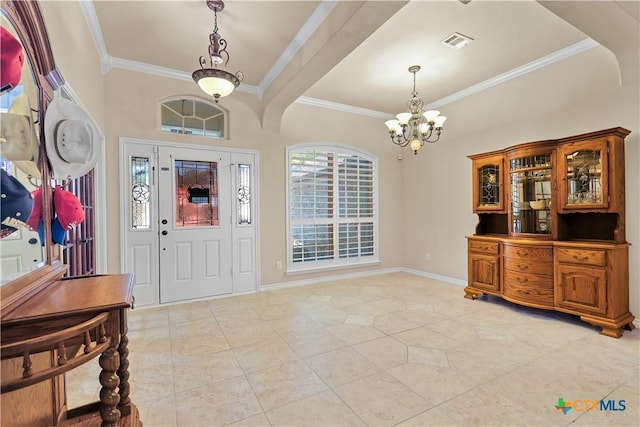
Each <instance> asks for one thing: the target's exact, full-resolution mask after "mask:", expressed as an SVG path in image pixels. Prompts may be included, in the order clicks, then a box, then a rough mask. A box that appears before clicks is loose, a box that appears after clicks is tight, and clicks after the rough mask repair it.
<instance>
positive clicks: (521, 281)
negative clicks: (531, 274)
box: [518, 277, 529, 283]
mask: <svg viewBox="0 0 640 427" xmlns="http://www.w3.org/2000/svg"><path fill="white" fill-rule="evenodd" d="M528 281H529V278H528V277H518V282H520V283H527V282H528Z"/></svg>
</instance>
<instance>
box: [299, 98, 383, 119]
mask: <svg viewBox="0 0 640 427" xmlns="http://www.w3.org/2000/svg"><path fill="white" fill-rule="evenodd" d="M294 102H296V103H298V104H304V105H311V106H313V107H319V108H326V109H329V110H335V111H343V112H345V113H353V114H359V115H361V116H368V117H373V118H376V119H383V120H389V119H393V118H394V117H395V116H394V115H393V114H389V113H383V112H382V111H376V110H369V109H367V108H360V107H354V106H352V105H346V104H340V103H338V102H331V101H325V100H324V99H318V98H310V97H308V96H301V97H299V98H298V99H296V100H295V101H294Z"/></svg>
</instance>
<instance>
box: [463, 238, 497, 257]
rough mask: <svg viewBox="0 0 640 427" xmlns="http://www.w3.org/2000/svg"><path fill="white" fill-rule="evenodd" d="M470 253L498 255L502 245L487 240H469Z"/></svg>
mask: <svg viewBox="0 0 640 427" xmlns="http://www.w3.org/2000/svg"><path fill="white" fill-rule="evenodd" d="M469 252H479V253H482V254H486V255H498V254H499V253H500V243H498V242H487V241H486V240H469Z"/></svg>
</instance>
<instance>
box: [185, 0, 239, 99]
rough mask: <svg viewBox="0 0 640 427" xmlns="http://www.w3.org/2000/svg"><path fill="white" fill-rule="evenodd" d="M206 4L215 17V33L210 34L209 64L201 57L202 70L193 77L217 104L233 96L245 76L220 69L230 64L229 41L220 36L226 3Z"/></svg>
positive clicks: (210, 1) (211, 0) (216, 0)
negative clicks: (220, 25)
mask: <svg viewBox="0 0 640 427" xmlns="http://www.w3.org/2000/svg"><path fill="white" fill-rule="evenodd" d="M206 3H207V6H208V7H209V9H211V10H213V14H214V16H215V18H214V19H215V21H214V23H215V25H214V27H213V33H211V34H209V63H208V64H207V60H206V59H205V57H204V56H201V57H200V67H201V68H200V69H199V70H196V71H194V72H193V74H192V77H193V80H194V81H195V82H196V83H198V85H199V86H200V88H201V89H202V90H203V91H205V92H206V93H207V95H210V96H213V98H214V99H215V101H216V103H217V102H218V101H219V100H220V98H222V97H223V96H227V95H229V94H231V92H233V90H234V89H235V88H237V87H238V85H239V84H240V82H241V81H242V79H243V78H244V74H242V71H238V72H237V73H235V74H231V73H230V72H228V71H226V70H224V69H223V68H218V66H220V65H223V66H226V65H227V63H228V62H229V53H228V52H227V41H226V40H225V39H223V38H222V37H221V36H220V34H218V12H220V11H222V9H224V1H222V0H207V2H206ZM207 65H208V67H207Z"/></svg>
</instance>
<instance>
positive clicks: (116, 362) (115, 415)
mask: <svg viewBox="0 0 640 427" xmlns="http://www.w3.org/2000/svg"><path fill="white" fill-rule="evenodd" d="M99 363H100V367H101V368H102V372H100V384H101V385H102V388H101V389H100V402H101V404H100V418H101V419H102V424H101V427H116V424H117V422H118V420H120V410H118V408H117V406H118V403H119V402H120V395H119V394H118V391H117V390H116V389H117V388H118V384H120V379H119V378H118V375H116V370H118V368H119V366H120V355H119V353H118V352H117V351H116V347H115V346H111V347H109V348H107V349H106V350H105V352H104V353H102V355H101V356H100V359H99Z"/></svg>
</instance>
